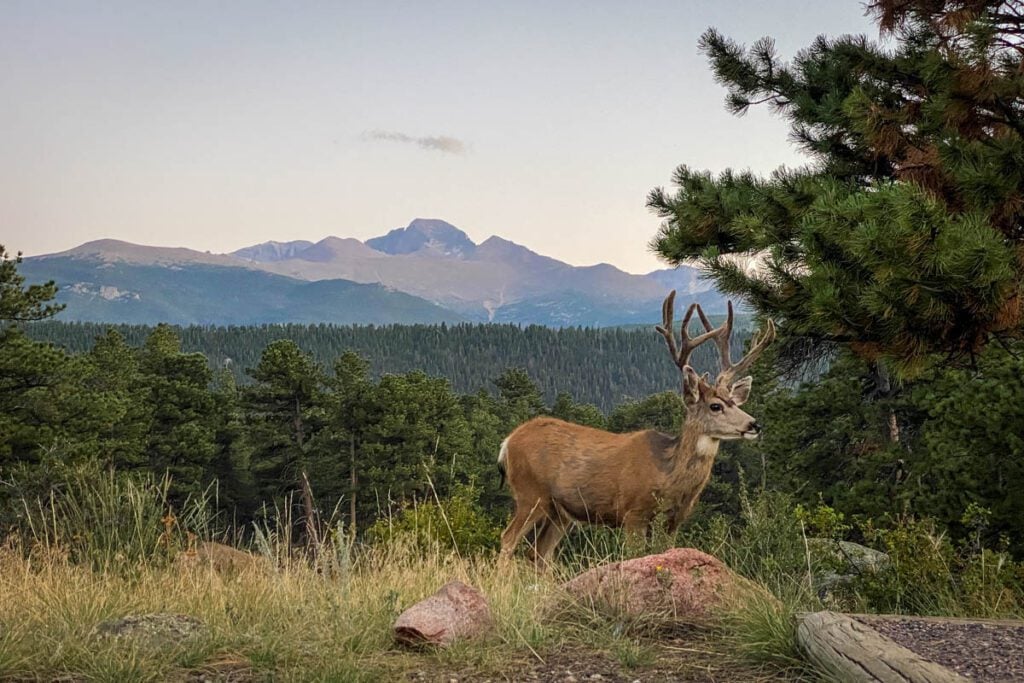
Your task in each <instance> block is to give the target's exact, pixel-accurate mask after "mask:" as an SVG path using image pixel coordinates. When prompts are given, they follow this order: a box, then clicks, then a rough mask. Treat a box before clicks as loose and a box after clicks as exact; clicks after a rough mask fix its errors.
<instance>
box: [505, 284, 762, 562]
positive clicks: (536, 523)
mask: <svg viewBox="0 0 1024 683" xmlns="http://www.w3.org/2000/svg"><path fill="white" fill-rule="evenodd" d="M673 295H674V292H673V294H670V295H669V297H668V298H667V299H666V312H665V313H664V315H665V323H666V324H665V326H664V327H663V328H662V327H659V331H662V330H663V329H668V330H671V329H672V320H671V305H672V301H673ZM695 307H696V305H694V306H691V307H690V310H689V312H688V313H687V316H686V319H685V320H684V324H683V330H684V332H683V348H682V350H681V351H679V352H677V351H676V346H675V341H674V338H673V339H672V340H671V341H669V350H670V352H671V353H672V355H673V360H674V361H676V362H677V364H678V365H679V366H680V370H681V372H682V375H683V397H682V398H683V403H684V406H685V408H686V419H685V421H684V424H683V428H682V432H681V433H680V434H679V435H677V436H671V435H667V434H662V433H661V432H658V431H656V430H651V429H648V430H644V431H639V432H632V433H629V434H614V433H611V432H606V431H603V430H600V429H593V428H591V427H584V426H581V425H577V424H572V423H569V422H565V421H563V420H558V419H555V418H551V417H539V418H534V419H533V420H530V421H529V422H526V423H524V424H522V425H520V426H519V427H518V428H517V429H515V430H514V431H513V432H512V434H511V435H509V437H508V438H507V439H505V441H504V443H502V446H501V452H500V454H499V456H498V465H499V467H500V468H501V469H502V470H503V471H504V473H505V476H506V477H507V479H508V483H509V487H510V488H511V490H512V495H513V498H514V500H515V507H516V509H515V514H514V516H513V518H512V521H511V522H510V523H509V525H508V527H507V528H506V529H505V531H504V532H503V533H502V536H501V549H502V553H503V554H506V555H507V554H510V553H511V552H512V550H513V549H514V548H515V546H516V545H517V544H518V543H519V542H520V540H522V538H523V537H524V536H526V534H528V533H529V532H530V531H531V530H534V529H535V530H536V533H535V540H534V547H533V556H534V558H535V559H538V560H544V561H550V559H551V558H552V556H553V554H554V550H555V547H556V546H557V545H558V542H559V541H561V539H562V537H563V536H564V535H565V533H566V531H567V528H568V527H569V526H570V525H571V524H572V523H574V522H590V523H593V524H604V525H608V526H617V527H624V528H625V529H626V531H627V532H642V531H643V530H644V529H646V528H647V527H648V526H649V525H650V523H651V522H652V521H653V519H654V517H655V516H656V515H657V513H658V512H659V510H663V511H664V513H665V515H666V522H667V525H668V530H669V532H670V533H671V532H674V531H675V529H676V528H677V527H678V526H679V524H681V523H682V522H683V521H684V520H685V519H686V518H687V517H688V516H689V515H690V512H691V511H692V510H693V506H694V505H695V504H696V503H697V499H698V498H699V497H700V494H701V492H702V491H703V490H704V487H705V486H706V485H707V483H708V479H709V478H710V476H711V467H712V465H713V464H714V461H715V456H716V455H717V454H718V446H719V443H720V442H721V441H722V440H725V439H738V438H756V437H757V434H758V433H759V431H760V427H759V426H758V425H757V423H756V421H755V420H754V418H752V417H751V416H750V415H748V414H747V413H745V412H743V411H742V410H741V409H740V406H741V405H742V404H743V403H744V402H745V401H746V399H747V397H748V396H749V393H750V386H751V378H750V377H744V378H743V379H741V380H739V381H737V382H735V383H731V384H730V383H729V382H730V381H731V379H732V377H733V375H734V372H731V371H735V370H742V369H744V368H746V367H747V366H749V364H750V362H752V361H753V358H754V357H755V356H756V355H757V354H758V353H760V351H761V350H762V349H763V348H764V346H766V345H767V344H768V343H769V342H770V341H771V338H772V336H773V335H774V327H773V326H772V325H771V323H769V326H768V329H767V330H766V332H765V334H764V335H763V336H762V338H761V340H760V341H758V342H755V344H754V345H753V348H752V350H751V353H750V354H748V357H747V358H744V359H743V361H741V362H740V363H737V364H736V365H732V364H731V363H730V362H729V360H728V340H727V335H728V334H729V333H730V332H731V330H732V308H731V306H730V310H729V317H728V321H727V323H726V324H725V325H724V326H723V327H722V328H718V329H712V328H711V325H710V324H709V323H708V322H707V319H706V318H705V316H704V315H703V312H702V311H700V317H701V320H702V322H703V323H704V325H705V327H706V328H707V333H706V334H704V335H701V336H700V337H698V338H696V339H694V340H690V339H689V338H688V337H687V336H686V324H687V323H688V322H689V319H690V316H691V314H692V313H693V311H694V308H695ZM698 310H699V309H698ZM662 334H665V333H664V332H662ZM723 336H725V337H726V340H725V341H724V346H723V341H722V337H723ZM666 339H667V340H668V339H669V337H666ZM709 339H715V340H716V342H717V343H718V344H719V348H720V349H722V350H723V352H724V354H725V356H724V358H725V359H726V360H724V361H723V372H722V373H721V375H720V377H719V380H720V381H719V382H716V383H715V384H711V383H709V382H708V381H707V380H706V379H705V378H701V377H699V376H698V375H697V373H696V372H694V370H693V369H692V368H691V367H690V366H689V365H687V364H686V361H687V360H688V358H689V354H690V352H692V350H693V348H695V347H696V346H697V345H698V344H700V343H703V342H704V341H707V340H709Z"/></svg>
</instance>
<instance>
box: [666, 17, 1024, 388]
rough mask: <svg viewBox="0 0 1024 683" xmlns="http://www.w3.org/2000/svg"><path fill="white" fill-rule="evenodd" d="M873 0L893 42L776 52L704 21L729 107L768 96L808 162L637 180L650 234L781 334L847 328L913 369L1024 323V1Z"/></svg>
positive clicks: (875, 351)
mask: <svg viewBox="0 0 1024 683" xmlns="http://www.w3.org/2000/svg"><path fill="white" fill-rule="evenodd" d="M869 8H870V10H871V11H872V12H873V13H874V15H875V17H876V18H877V19H878V21H879V24H880V27H881V28H882V30H883V31H884V32H886V33H887V34H888V35H889V36H890V37H891V38H892V41H893V45H892V47H888V46H880V45H876V44H872V43H870V42H869V41H867V40H866V39H865V38H863V37H849V36H846V37H842V38H838V39H835V40H829V39H826V38H818V39H817V40H816V41H815V42H814V43H813V44H812V45H811V46H810V47H808V48H807V49H805V50H803V51H801V52H800V53H798V54H797V56H796V58H795V59H794V60H793V62H792V63H785V62H782V61H781V60H780V59H779V58H778V56H777V54H776V51H775V47H774V44H773V42H772V41H771V40H770V39H767V38H766V39H762V40H760V41H758V42H756V43H755V44H754V45H752V46H751V47H750V48H749V49H746V48H744V47H742V46H740V45H738V44H737V43H735V42H733V41H731V40H729V39H727V38H725V37H723V36H722V35H721V34H719V33H718V32H717V31H715V30H713V29H712V30H709V31H707V32H706V33H705V34H704V36H703V37H702V39H701V49H702V50H703V51H704V52H705V53H706V54H707V55H708V57H709V59H710V61H711V65H712V68H713V70H714V73H715V76H716V78H717V79H718V80H719V81H720V82H721V83H722V84H724V85H725V86H726V88H727V90H728V97H727V106H728V108H729V109H730V110H731V111H733V112H734V113H737V114H742V113H743V112H744V111H746V110H747V109H748V108H749V107H750V106H753V105H756V104H761V103H767V104H769V105H770V106H771V107H772V108H773V110H774V111H776V112H777V113H779V114H780V115H782V116H784V117H785V118H786V119H788V121H789V122H790V125H791V131H792V132H791V135H792V138H793V139H794V140H795V141H796V142H797V144H798V145H799V146H800V148H801V149H802V150H803V151H805V152H806V153H807V154H808V155H810V157H811V159H812V162H813V163H812V164H811V165H810V166H808V167H806V168H802V169H798V170H779V171H777V172H776V173H774V174H772V175H771V176H770V177H758V176H755V175H753V174H751V173H736V172H733V171H726V172H724V173H722V174H720V175H718V176H717V177H715V176H712V175H711V174H710V173H707V172H699V171H694V170H692V169H690V168H687V167H686V166H681V167H680V168H679V169H678V170H677V171H676V173H675V175H674V178H673V183H674V184H675V185H676V190H675V191H674V192H668V191H665V190H663V189H660V188H659V189H655V190H654V191H652V192H651V194H650V196H649V199H648V205H649V207H650V208H651V209H652V210H654V211H655V212H656V213H657V214H658V215H660V216H661V217H662V218H664V222H663V224H662V227H661V230H660V231H659V234H658V235H657V237H656V238H655V239H654V241H653V243H652V244H653V247H654V248H655V249H656V251H657V252H658V253H659V254H660V255H661V256H662V257H664V258H665V259H667V260H669V261H670V262H672V263H680V262H682V261H686V260H691V259H693V260H697V261H699V263H700V264H701V265H702V266H703V267H704V268H706V269H707V270H708V272H709V273H710V275H711V277H712V278H713V279H714V281H715V282H716V284H717V285H718V286H719V287H720V288H721V289H722V290H723V291H726V292H729V293H731V294H735V295H738V296H741V297H743V298H744V299H745V300H747V301H748V302H749V303H750V304H752V305H753V306H754V307H755V308H756V309H757V311H758V312H759V313H760V314H761V315H764V316H770V317H772V318H775V319H776V320H777V321H778V322H779V323H781V324H782V327H783V330H784V331H785V333H786V335H787V336H788V338H789V340H790V341H791V342H793V344H792V345H791V346H790V347H789V348H790V350H793V349H796V348H801V349H805V350H806V349H807V348H811V349H812V351H816V352H820V351H821V350H822V349H827V348H833V347H834V345H835V344H842V345H846V346H848V347H849V348H851V349H853V350H854V351H855V352H856V353H858V354H859V355H861V356H862V357H864V358H866V359H868V360H875V359H883V360H889V361H891V362H892V365H893V366H894V367H895V369H896V370H897V371H898V372H899V373H900V374H901V375H904V376H912V375H914V374H917V373H919V372H920V371H921V370H922V369H923V368H925V367H926V366H927V365H928V364H929V363H930V362H934V361H935V360H936V359H937V358H943V357H954V358H960V359H963V358H973V356H974V355H976V354H977V353H979V352H980V351H981V350H982V349H983V348H984V347H985V346H986V345H987V344H988V343H989V342H990V341H992V340H993V339H998V338H1014V337H1020V336H1021V333H1022V317H1024V292H1022V284H1021V283H1022V277H1021V275H1022V270H1024V225H1022V219H1024V140H1022V133H1024V44H1022V42H1021V40H1020V38H1019V36H1020V35H1021V30H1022V29H1024V17H1022V15H1021V10H1020V6H1019V4H1018V3H1016V2H1010V1H1008V0H1004V1H996V0H976V1H974V0H972V1H970V2H968V1H967V0H945V1H943V0H939V1H937V2H933V1H932V0H876V1H875V2H872V3H869ZM736 257H741V258H739V259H737V258H736ZM752 258H753V259H754V260H756V261H759V262H760V265H759V267H758V268H756V269H754V270H753V271H751V270H749V269H747V268H745V266H746V265H747V263H746V262H747V261H749V260H750V259H752ZM796 341H802V342H803V343H804V344H803V345H802V346H798V345H797V344H796V343H795V342H796ZM807 342H809V343H810V347H808V346H807V345H806V343H807Z"/></svg>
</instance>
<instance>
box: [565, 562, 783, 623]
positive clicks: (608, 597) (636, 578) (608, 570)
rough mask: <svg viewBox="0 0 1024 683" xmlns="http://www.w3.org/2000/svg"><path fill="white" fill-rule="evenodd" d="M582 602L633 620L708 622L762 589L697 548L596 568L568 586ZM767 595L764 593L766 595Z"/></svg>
mask: <svg viewBox="0 0 1024 683" xmlns="http://www.w3.org/2000/svg"><path fill="white" fill-rule="evenodd" d="M564 588H565V590H566V591H568V593H569V594H570V595H571V596H572V597H573V598H575V599H576V600H578V601H580V602H583V603H586V604H588V605H592V606H593V607H594V608H596V609H598V610H599V611H602V612H608V613H611V614H613V615H616V616H627V617H631V618H645V617H646V618H652V617H653V618H655V619H657V620H659V621H665V620H667V621H672V622H676V623H679V622H683V623H695V624H702V623H708V622H711V621H713V620H714V619H715V616H716V610H717V608H719V607H721V606H723V605H724V603H725V602H726V600H728V599H731V598H732V597H734V596H736V595H738V594H739V593H740V592H742V591H745V590H758V589H757V588H756V587H755V586H754V584H753V583H751V582H750V581H748V580H747V579H744V578H743V577H741V576H739V575H738V574H736V573H735V572H733V571H732V570H731V569H729V568H728V567H726V566H725V564H724V563H723V562H722V561H721V560H719V559H718V558H715V557H712V556H711V555H708V554H707V553H703V552H701V551H699V550H696V549H694V548H673V549H671V550H669V551H667V552H664V553H661V554H658V555H647V556H646V557H638V558H636V559H633V560H624V561H622V562H614V563H612V564H606V565H602V566H600V567H594V568H593V569H590V570H588V571H586V572H584V573H582V574H580V575H579V576H577V577H575V578H573V579H571V580H570V581H568V582H566V583H565V585H564ZM761 592H762V593H763V591H761Z"/></svg>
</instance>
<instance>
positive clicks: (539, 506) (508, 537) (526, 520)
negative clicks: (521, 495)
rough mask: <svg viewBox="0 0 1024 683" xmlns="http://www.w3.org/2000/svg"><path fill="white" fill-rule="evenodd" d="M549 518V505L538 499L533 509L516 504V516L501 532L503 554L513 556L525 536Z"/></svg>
mask: <svg viewBox="0 0 1024 683" xmlns="http://www.w3.org/2000/svg"><path fill="white" fill-rule="evenodd" d="M547 516H548V509H547V505H545V504H544V501H542V500H540V499H538V500H537V502H535V503H534V504H533V505H532V506H531V507H527V506H526V505H520V504H519V503H518V502H517V503H516V514H515V515H514V516H513V517H512V521H511V522H509V523H508V526H507V527H505V530H504V531H503V532H501V554H502V555H505V556H508V555H511V554H512V551H513V550H515V547H516V546H517V545H519V542H520V541H521V540H523V536H525V535H526V534H528V533H530V531H531V530H532V529H533V528H534V527H535V526H537V524H539V523H540V522H541V521H543V520H545V519H546V518H547Z"/></svg>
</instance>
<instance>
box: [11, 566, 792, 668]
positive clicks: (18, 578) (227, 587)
mask: <svg viewBox="0 0 1024 683" xmlns="http://www.w3.org/2000/svg"><path fill="white" fill-rule="evenodd" d="M452 578H458V579H461V580H463V581H465V582H467V583H470V584H472V585H475V586H478V587H480V588H481V589H482V590H483V591H484V592H485V593H486V594H487V596H488V598H489V600H490V603H491V606H492V609H493V611H494V614H495V618H496V622H497V629H496V631H495V632H494V633H493V634H492V635H490V636H488V637H486V638H485V639H483V640H482V641H478V642H474V643H469V644H464V645H460V646H457V647H454V648H452V649H451V650H448V651H420V652H416V651H408V650H404V649H400V648H398V647H396V646H395V645H394V644H393V641H392V639H391V635H390V626H391V624H392V622H393V620H394V619H395V617H396V616H397V614H398V613H399V612H400V611H401V610H402V609H404V608H405V607H407V606H409V605H410V604H412V603H413V602H415V601H417V600H419V599H421V598H423V597H425V596H426V595H429V594H430V593H432V592H433V591H434V590H436V588H437V587H438V586H439V585H441V584H442V583H444V582H445V581H448V580H449V579H452ZM556 592H557V582H556V580H555V577H553V576H551V575H546V576H538V575H537V574H536V573H535V572H534V570H533V569H532V567H529V566H527V565H525V564H524V563H519V562H505V563H499V562H497V561H496V560H494V559H463V558H460V557H458V556H457V555H455V554H443V553H433V554H429V553H428V554H427V555H426V556H424V555H423V554H422V553H415V552H411V551H406V550H403V549H402V548H400V547H391V548H389V549H378V550H375V551H372V552H369V553H367V554H365V555H363V556H362V557H361V558H360V560H359V561H358V562H357V563H356V565H355V566H352V567H349V568H344V567H342V568H341V570H340V571H338V572H336V573H335V574H334V575H333V576H330V577H325V576H324V575H322V574H320V573H317V572H316V571H314V570H313V569H311V568H309V567H308V566H306V565H301V566H298V565H296V566H292V567H290V568H288V569H285V570H281V571H279V572H260V571H255V570H254V571H249V572H246V573H244V574H240V575H238V576H235V577H229V578H225V577H221V576H219V575H217V574H216V573H214V572H213V571H212V570H210V569H208V568H202V569H197V570H193V571H181V570H180V569H178V568H176V567H174V566H173V565H171V566H165V567H163V568H160V567H154V566H146V567H142V568H140V569H136V570H134V571H132V572H129V573H127V574H124V573H119V572H95V571H92V570H90V569H87V568H85V567H82V566H75V565H72V564H70V563H68V562H67V561H66V560H65V559H63V558H61V557H59V556H49V557H43V556H41V555H36V557H35V558H33V560H24V559H22V556H21V554H20V553H15V552H7V553H5V554H3V555H2V556H0V679H8V678H10V679H42V680H50V679H53V678H56V677H59V676H67V677H69V678H72V679H75V680H78V679H86V680H108V681H143V680H165V679H168V678H172V679H173V678H175V677H187V675H188V674H195V673H197V672H201V671H204V672H206V673H208V674H214V675H219V676H222V677H227V676H229V675H230V676H235V677H236V678H234V679H232V680H251V679H256V680H265V679H267V678H273V679H274V680H302V681H310V680H339V681H361V680H365V681H376V680H398V679H400V678H404V677H406V676H408V675H416V674H417V672H422V674H423V678H424V679H425V680H444V681H448V680H449V679H450V678H451V677H452V676H454V677H456V678H458V679H460V680H484V679H488V678H490V679H497V680H502V679H505V677H512V679H513V680H514V679H516V678H518V677H519V676H522V677H523V678H528V677H530V675H531V674H536V675H537V677H538V678H539V679H540V680H564V679H565V678H566V676H567V675H568V673H567V672H570V671H575V674H576V675H579V676H581V678H580V680H584V679H585V678H586V677H588V676H589V675H592V674H590V673H589V672H604V673H603V674H602V675H603V676H604V677H605V680H609V679H611V680H614V679H615V678H618V677H619V676H625V677H626V680H632V679H633V678H634V677H643V679H644V680H767V679H769V678H774V677H775V675H777V674H778V672H777V670H776V671H775V672H774V674H773V672H772V671H769V670H766V669H764V668H763V667H759V666H754V665H747V664H744V663H742V662H740V661H737V660H736V658H735V657H734V656H732V655H731V654H730V653H729V652H728V648H727V647H724V646H723V643H722V641H721V640H720V639H718V638H715V637H712V635H711V634H706V633H704V634H701V633H690V634H682V635H680V634H677V635H676V636H675V637H673V638H670V639H667V640H666V639H665V638H664V637H663V638H662V640H661V641H658V640H655V639H652V638H649V637H644V636H642V635H638V634H636V633H632V632H630V630H629V629H625V630H624V629H623V628H622V624H616V623H614V621H609V620H602V619H597V618H595V617H594V615H592V614H588V613H586V611H585V610H582V609H577V610H575V611H568V612H559V613H558V616H557V617H555V616H552V615H551V614H550V610H549V609H548V608H549V607H550V605H552V604H554V602H555V600H556V598H555V596H556ZM151 612H175V613H185V614H191V615H195V616H198V617H199V618H201V619H202V620H203V621H204V622H205V623H206V624H208V625H209V627H210V628H209V633H208V634H207V635H206V636H204V637H202V638H200V639H198V640H196V641H194V642H192V643H191V644H189V645H188V646H185V647H173V646H170V647H155V646H149V645H146V644H145V643H132V642H124V641H122V642H118V641H117V640H112V639H100V638H97V637H96V636H95V635H94V634H93V632H92V631H93V628H94V627H95V625H96V624H97V623H99V622H102V621H104V620H106V619H112V618H118V617H121V616H124V615H125V614H144V613H151Z"/></svg>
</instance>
